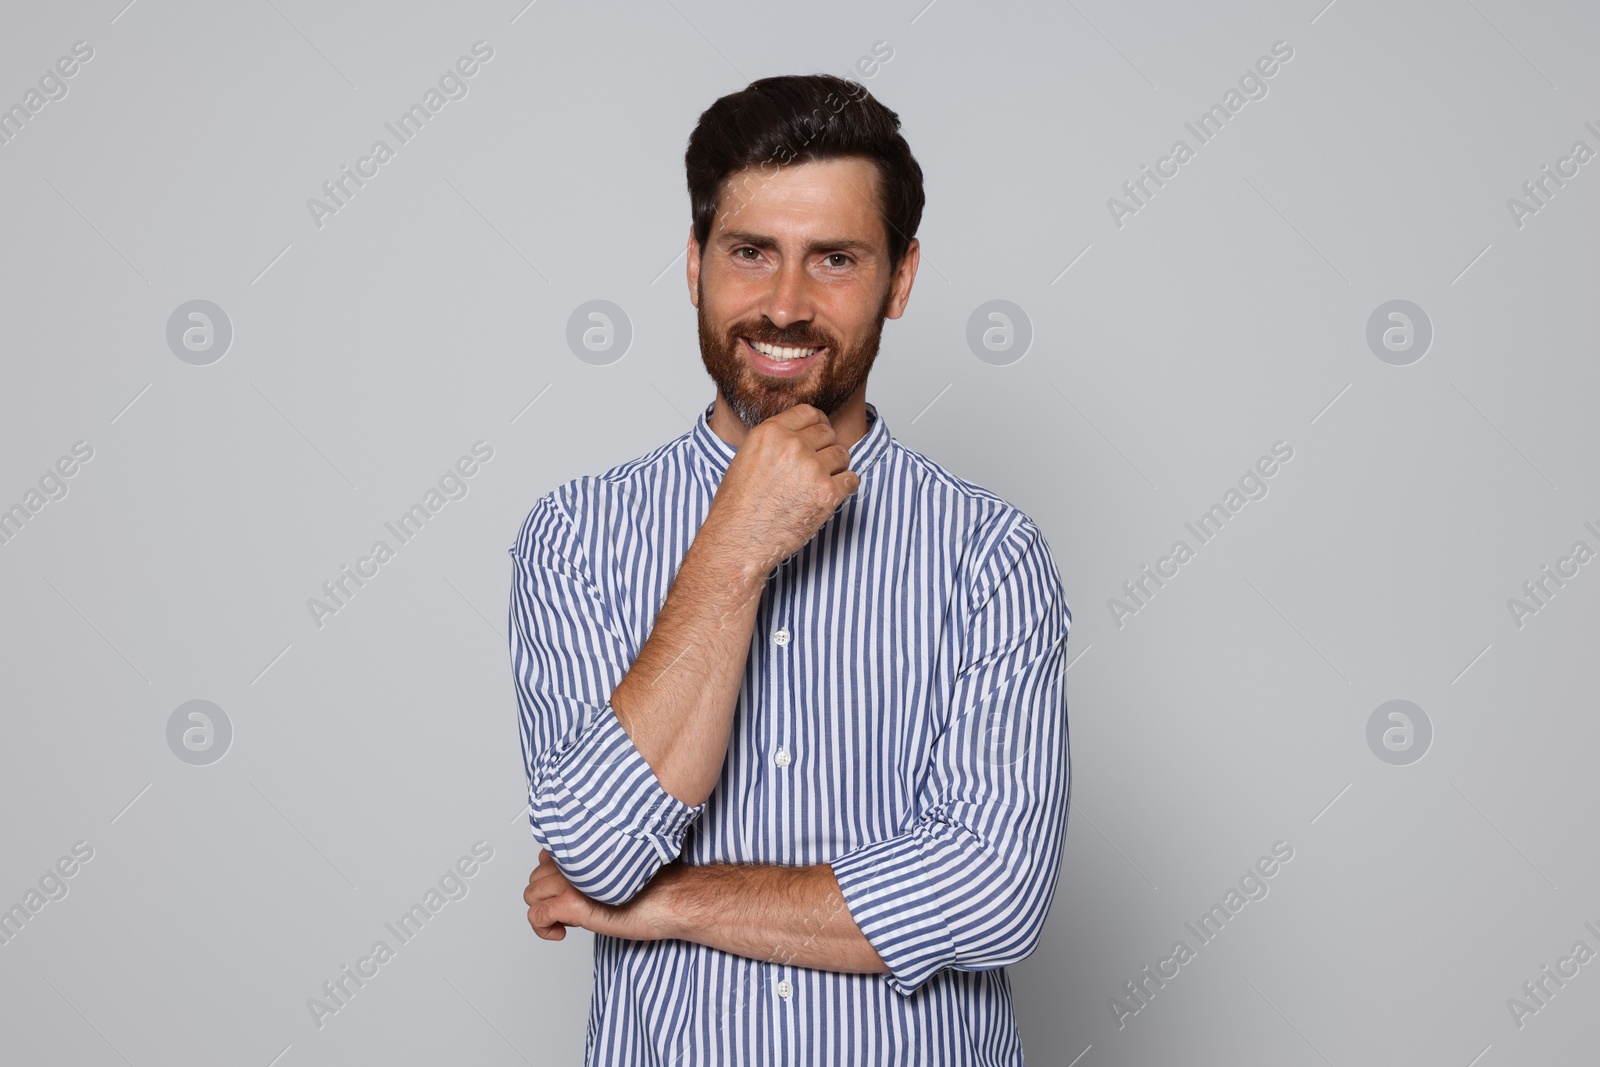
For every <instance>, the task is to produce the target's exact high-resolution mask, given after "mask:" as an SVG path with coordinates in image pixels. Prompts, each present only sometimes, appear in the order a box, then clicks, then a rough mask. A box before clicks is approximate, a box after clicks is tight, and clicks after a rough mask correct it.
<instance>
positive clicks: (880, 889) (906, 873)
mask: <svg viewBox="0 0 1600 1067" xmlns="http://www.w3.org/2000/svg"><path fill="white" fill-rule="evenodd" d="M922 834H923V830H922V827H920V826H919V827H918V828H917V829H915V830H912V831H910V832H908V833H905V834H901V835H900V836H898V837H891V838H889V839H888V840H886V841H875V842H872V843H871V844H868V845H863V846H862V847H861V848H858V849H856V850H855V851H854V852H850V853H848V854H846V855H844V856H842V857H840V858H839V859H837V860H834V861H833V864H832V867H833V876H834V878H836V879H837V880H838V882H839V889H840V891H841V892H842V893H843V894H844V902H845V906H846V907H848V908H849V909H850V915H851V917H852V918H853V919H855V921H856V925H857V926H859V927H860V928H861V932H862V933H863V934H864V935H866V938H867V941H868V942H869V943H870V944H871V945H872V947H873V948H874V949H876V950H877V953H878V955H879V956H881V957H882V958H883V962H884V963H885V964H887V965H888V967H889V974H888V976H887V977H886V979H885V980H886V981H887V982H888V984H889V985H890V987H892V988H893V989H894V990H895V991H896V992H897V993H900V994H901V995H902V996H908V997H909V996H910V995H911V994H913V993H915V992H916V991H917V988H918V987H919V986H921V985H922V983H924V982H926V981H927V980H928V979H929V978H932V977H933V976H934V975H935V974H936V973H938V972H939V971H940V970H942V969H943V968H945V967H946V966H948V965H949V964H950V963H952V962H954V960H955V938H954V937H953V936H951V933H950V927H949V925H948V924H947V923H946V922H945V920H944V913H943V912H942V910H941V909H940V901H939V897H938V895H937V893H936V892H935V891H934V889H933V887H932V886H931V885H930V884H929V879H928V874H927V870H926V869H925V868H924V867H923V864H922V840H921V839H922Z"/></svg>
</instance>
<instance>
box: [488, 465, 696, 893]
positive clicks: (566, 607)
mask: <svg viewBox="0 0 1600 1067" xmlns="http://www.w3.org/2000/svg"><path fill="white" fill-rule="evenodd" d="M510 553H511V557H512V561H513V575H512V586H511V608H510V621H509V630H510V641H511V666H512V673H513V676H514V680H515V683H516V691H517V704H518V709H519V719H520V727H521V739H522V757H523V764H524V767H525V769H526V771H527V776H528V808H529V820H528V821H529V823H530V825H531V826H532V830H533V837H534V840H536V841H537V842H538V843H539V844H540V845H541V846H543V847H544V848H545V849H547V850H549V852H550V855H551V857H552V858H553V859H554V860H555V862H556V866H557V867H559V868H560V870H561V873H562V874H563V875H565V876H566V878H567V880H568V881H570V882H571V883H572V885H573V887H574V888H576V889H577V890H578V891H579V892H581V893H583V894H585V895H586V896H589V897H592V898H594V899H595V900H599V901H602V902H603V903H607V904H623V903H626V902H627V901H628V900H629V899H630V898H632V897H633V895H634V894H635V893H637V892H638V891H639V890H640V889H642V888H644V886H645V884H646V883H647V882H649V881H650V879H651V877H653V876H654V874H655V872H656V871H657V869H659V868H660V867H661V866H662V865H663V864H665V863H668V862H671V861H672V860H673V859H674V858H675V857H677V855H678V854H679V853H680V852H681V851H682V849H683V839H684V835H685V834H686V833H687V831H688V828H689V825H690V824H691V823H692V822H694V820H695V819H697V818H698V817H699V816H700V814H701V813H702V811H703V810H704V808H705V804H704V803H701V804H698V805H695V806H694V807H690V806H689V805H687V804H685V803H683V801H681V800H679V799H678V798H677V797H674V796H673V795H672V794H670V793H668V792H667V791H666V790H665V789H664V788H662V786H661V783H660V781H659V780H658V779H657V778H656V776H655V772H654V771H653V770H651V768H650V765H649V763H647V762H646V761H645V758H644V757H643V756H642V755H641V754H640V753H639V750H638V748H636V747H635V746H634V744H633V740H632V739H631V738H630V737H629V735H628V732H627V731H626V730H624V729H623V727H622V724H621V723H620V722H619V721H618V720H617V716H616V713H615V712H614V711H613V709H612V707H611V693H612V691H613V690H614V689H615V688H616V686H617V684H618V683H619V682H621V681H622V679H623V677H624V676H625V675H626V674H627V672H628V668H629V667H630V666H631V665H632V661H633V659H634V655H633V654H630V652H629V650H628V643H627V641H626V640H624V637H623V630H622V628H621V627H620V626H619V625H618V624H617V620H616V618H615V615H614V613H613V612H612V611H611V610H610V608H609V607H608V605H607V604H606V601H605V599H604V597H603V595H602V593H601V590H600V588H599V587H598V585H597V584H596V582H595V581H594V578H593V576H592V574H591V572H590V569H589V566H588V562H587V557H586V555H585V553H584V552H583V549H582V544H581V542H580V541H579V539H578V537H577V535H576V533H575V530H574V526H573V523H572V521H571V520H570V518H569V517H568V516H567V514H566V512H565V511H564V510H563V509H562V507H561V506H560V503H559V502H558V500H557V499H556V498H555V497H554V495H551V496H546V497H544V498H543V499H541V500H540V501H539V503H538V504H536V505H535V506H534V508H533V510H532V511H530V512H529V514H528V518H527V520H526V521H525V522H524V524H523V526H522V530H521V532H520V533H519V535H518V537H517V543H516V544H515V545H514V546H513V547H512V548H511V549H510Z"/></svg>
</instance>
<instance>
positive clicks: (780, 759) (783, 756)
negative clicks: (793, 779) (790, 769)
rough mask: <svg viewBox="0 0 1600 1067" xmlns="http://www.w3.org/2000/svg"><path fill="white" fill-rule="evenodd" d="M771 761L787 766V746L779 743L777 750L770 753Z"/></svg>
mask: <svg viewBox="0 0 1600 1067" xmlns="http://www.w3.org/2000/svg"><path fill="white" fill-rule="evenodd" d="M772 762H773V763H776V764H777V765H778V766H780V767H787V766H789V746H787V745H779V746H778V751H776V752H774V753H773V754H772Z"/></svg>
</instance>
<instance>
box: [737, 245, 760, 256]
mask: <svg viewBox="0 0 1600 1067" xmlns="http://www.w3.org/2000/svg"><path fill="white" fill-rule="evenodd" d="M746 252H755V254H756V255H757V256H758V257H759V256H760V255H761V253H760V252H759V251H757V250H756V249H754V248H751V247H750V246H749V245H745V246H744V247H743V248H740V249H737V250H735V251H734V253H733V254H734V255H736V256H739V257H741V258H743V256H744V253H746Z"/></svg>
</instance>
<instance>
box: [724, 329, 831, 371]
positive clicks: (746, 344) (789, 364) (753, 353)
mask: <svg viewBox="0 0 1600 1067" xmlns="http://www.w3.org/2000/svg"><path fill="white" fill-rule="evenodd" d="M739 347H740V348H741V349H742V350H743V351H744V353H745V355H746V357H747V358H748V359H749V360H750V363H751V365H752V366H754V367H755V369H756V370H758V371H760V372H761V373H762V374H767V375H771V376H772V377H775V378H792V377H794V376H795V375H798V374H803V373H804V372H805V370H806V368H808V367H810V366H811V364H813V363H815V362H816V361H817V357H818V356H821V355H823V354H824V353H826V352H827V351H828V349H827V347H826V346H822V347H817V348H793V347H788V346H785V345H769V344H767V343H766V342H765V341H752V340H750V339H749V338H748V337H741V338H739Z"/></svg>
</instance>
